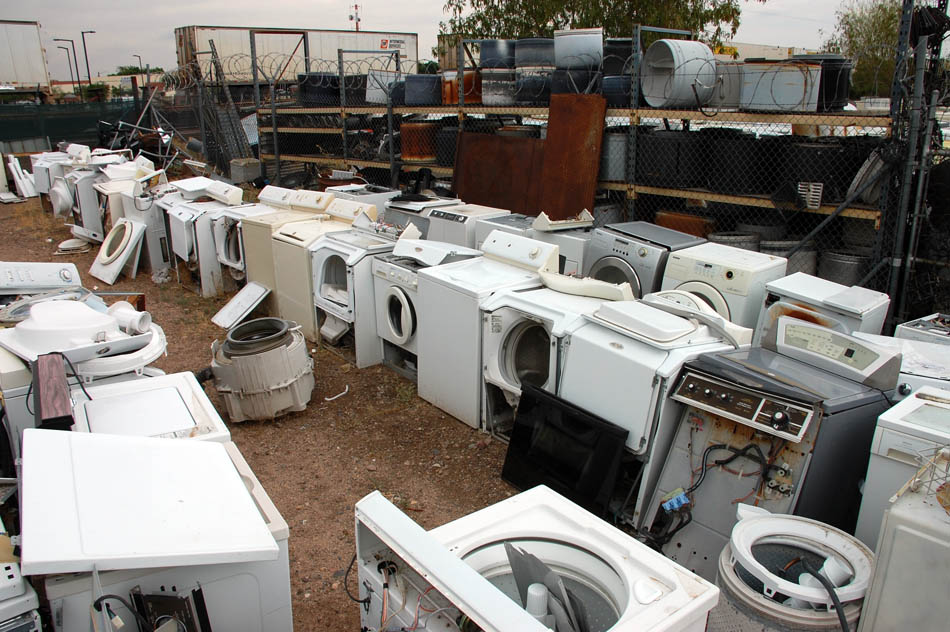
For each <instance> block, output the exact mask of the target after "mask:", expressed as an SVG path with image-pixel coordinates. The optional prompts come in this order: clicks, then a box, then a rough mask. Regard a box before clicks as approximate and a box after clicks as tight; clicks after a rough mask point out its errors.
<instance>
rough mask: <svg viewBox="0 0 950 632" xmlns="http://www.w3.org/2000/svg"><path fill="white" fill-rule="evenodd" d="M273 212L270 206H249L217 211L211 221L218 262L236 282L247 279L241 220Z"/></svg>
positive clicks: (231, 207)
mask: <svg viewBox="0 0 950 632" xmlns="http://www.w3.org/2000/svg"><path fill="white" fill-rule="evenodd" d="M273 212H274V209H273V208H271V207H270V206H265V205H263V204H247V205H244V206H230V207H228V208H224V209H221V210H220V211H216V212H215V214H214V217H213V218H212V219H211V231H212V233H213V234H214V249H215V252H216V253H217V255H218V262H219V263H220V264H221V265H223V266H226V267H227V268H228V269H229V270H228V271H229V273H230V274H231V276H232V277H233V278H234V279H235V280H242V279H243V278H244V277H245V269H244V238H243V234H242V229H241V220H243V219H244V218H245V217H255V216H257V215H266V214H267V213H273Z"/></svg>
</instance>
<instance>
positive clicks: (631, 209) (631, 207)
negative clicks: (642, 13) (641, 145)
mask: <svg viewBox="0 0 950 632" xmlns="http://www.w3.org/2000/svg"><path fill="white" fill-rule="evenodd" d="M641 37H642V34H641V30H640V25H639V24H634V25H633V63H632V64H631V68H630V73H631V75H630V109H631V110H632V111H633V112H636V111H637V109H638V108H639V106H640V62H641V61H642V59H641V58H642V55H641V54H640V41H641ZM639 124H640V117H639V115H634V116H632V117H630V128H629V129H628V130H627V193H626V200H625V202H626V204H625V206H626V211H627V220H633V219H636V211H637V195H636V193H635V190H634V186H636V183H637V127H639Z"/></svg>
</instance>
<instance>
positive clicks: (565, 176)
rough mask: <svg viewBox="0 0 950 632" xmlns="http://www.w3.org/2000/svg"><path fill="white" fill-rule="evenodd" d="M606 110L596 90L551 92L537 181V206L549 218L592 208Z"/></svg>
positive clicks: (604, 103)
mask: <svg viewBox="0 0 950 632" xmlns="http://www.w3.org/2000/svg"><path fill="white" fill-rule="evenodd" d="M606 113H607V101H606V100H604V98H603V97H602V96H600V95H597V94H552V95H551V107H550V110H549V116H548V134H547V139H546V140H545V147H544V160H543V161H542V166H541V182H540V185H541V197H540V202H541V204H540V209H541V210H542V211H544V212H545V213H547V214H548V217H550V218H551V219H555V220H557V219H567V218H568V217H574V216H575V215H577V214H578V213H580V212H581V211H582V210H584V209H585V208H586V209H588V210H590V209H593V207H594V194H595V193H596V191H597V173H598V171H599V170H600V146H601V143H602V141H603V137H604V116H605V115H606Z"/></svg>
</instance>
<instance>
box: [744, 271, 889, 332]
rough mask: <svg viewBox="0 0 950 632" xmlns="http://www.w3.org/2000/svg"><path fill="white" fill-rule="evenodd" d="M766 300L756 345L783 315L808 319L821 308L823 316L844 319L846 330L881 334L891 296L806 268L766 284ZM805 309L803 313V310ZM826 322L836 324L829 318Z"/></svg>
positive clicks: (758, 325) (757, 324)
mask: <svg viewBox="0 0 950 632" xmlns="http://www.w3.org/2000/svg"><path fill="white" fill-rule="evenodd" d="M765 289H766V294H765V300H764V301H763V302H762V305H761V307H760V309H759V317H758V319H757V321H756V325H755V338H753V339H752V344H753V345H758V344H759V341H760V340H762V336H763V335H765V332H766V331H767V330H768V329H769V328H770V327H771V326H772V324H773V323H774V322H775V320H776V319H777V318H778V317H779V316H785V315H788V316H796V315H799V317H804V318H808V319H812V318H813V315H812V314H813V313H814V312H817V313H818V314H820V317H827V318H830V319H831V320H832V321H835V322H837V323H840V326H841V330H842V331H844V333H848V334H850V333H854V332H857V331H861V332H866V333H870V334H879V333H881V329H882V328H883V327H884V319H885V317H886V316H887V307H888V305H890V303H891V297H890V296H888V295H887V294H884V293H883V292H875V291H874V290H869V289H867V288H863V287H859V286H857V285H852V286H851V287H847V286H845V285H841V284H840V283H835V282H834V281H828V280H826V279H822V278H820V277H815V276H812V275H810V274H805V273H804V272H796V273H794V274H790V275H788V276H787V277H782V278H780V279H776V280H774V281H769V282H768V283H766V284H765ZM802 309H804V310H805V313H804V314H802V313H801V310H802ZM826 326H832V323H831V322H829V323H828V324H827V325H826Z"/></svg>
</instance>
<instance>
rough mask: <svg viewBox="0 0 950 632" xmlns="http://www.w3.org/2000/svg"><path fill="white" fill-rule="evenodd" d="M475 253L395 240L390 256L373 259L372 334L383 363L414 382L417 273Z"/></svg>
mask: <svg viewBox="0 0 950 632" xmlns="http://www.w3.org/2000/svg"><path fill="white" fill-rule="evenodd" d="M481 255H482V253H481V252H480V251H478V250H473V249H470V248H463V247H461V246H457V245H455V244H447V243H443V242H439V241H429V240H425V239H405V238H403V239H399V240H397V241H396V245H395V246H394V248H393V251H392V253H390V254H381V255H376V257H375V259H374V260H373V287H374V292H375V296H376V333H377V335H379V338H380V339H381V340H382V343H383V363H384V364H386V365H387V366H389V367H391V368H393V369H394V370H396V371H397V372H399V373H401V374H402V375H403V376H405V377H407V378H409V379H411V380H413V381H415V380H416V378H417V367H418V361H417V358H416V354H417V348H418V342H417V340H418V336H417V331H418V325H419V317H418V315H417V310H418V305H417V302H418V291H417V290H418V287H419V270H422V269H424V268H427V267H430V266H436V265H441V264H443V263H451V262H453V261H458V260H460V259H469V258H471V257H480V256H481Z"/></svg>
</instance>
